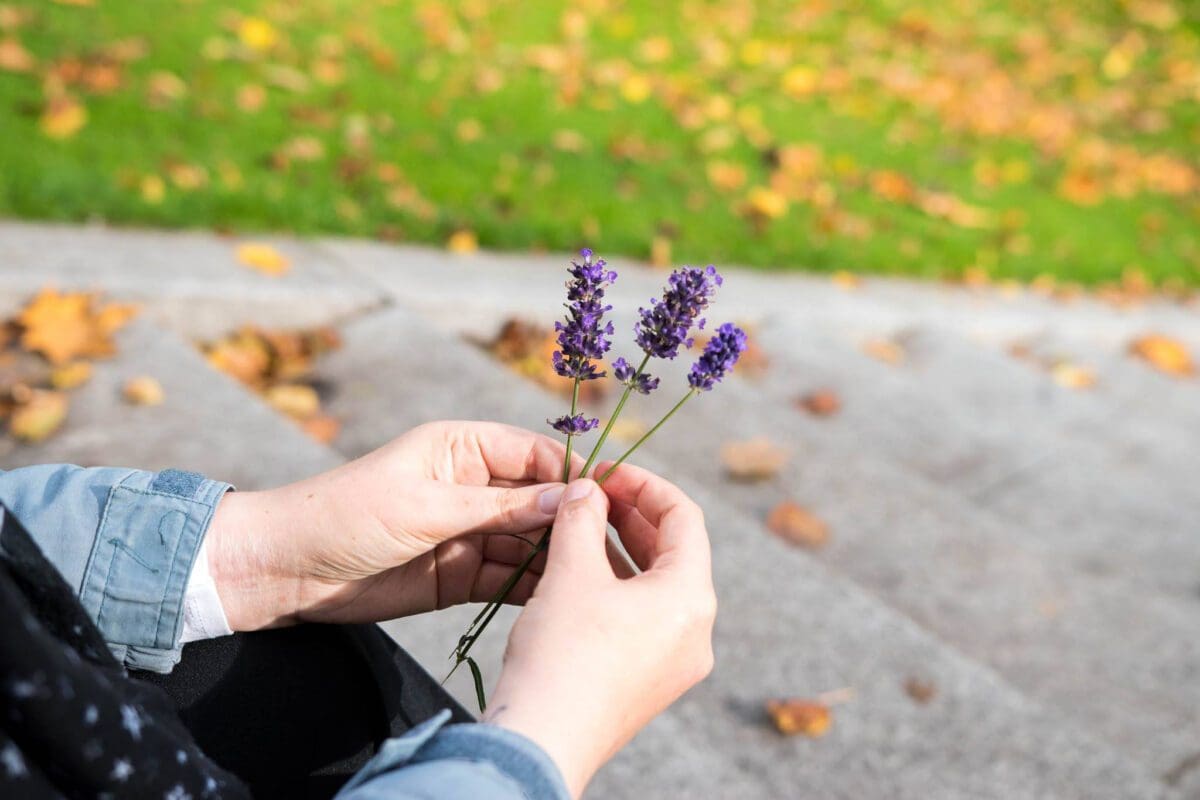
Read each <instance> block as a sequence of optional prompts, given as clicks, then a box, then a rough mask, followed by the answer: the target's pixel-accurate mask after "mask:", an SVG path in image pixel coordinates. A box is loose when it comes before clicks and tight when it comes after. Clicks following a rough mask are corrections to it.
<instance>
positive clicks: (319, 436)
mask: <svg viewBox="0 0 1200 800" xmlns="http://www.w3.org/2000/svg"><path fill="white" fill-rule="evenodd" d="M300 427H301V428H303V429H304V432H305V433H307V434H308V435H309V436H311V437H312V438H313V439H316V440H317V441H318V442H320V443H321V444H330V443H331V442H332V441H333V440H334V439H336V438H337V435H338V434H339V433H340V432H341V430H342V423H340V422H338V421H337V419H335V418H334V417H331V416H329V415H328V414H318V415H316V416H315V417H309V418H308V419H306V420H304V421H303V422H301V423H300Z"/></svg>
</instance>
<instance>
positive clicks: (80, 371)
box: [50, 361, 92, 391]
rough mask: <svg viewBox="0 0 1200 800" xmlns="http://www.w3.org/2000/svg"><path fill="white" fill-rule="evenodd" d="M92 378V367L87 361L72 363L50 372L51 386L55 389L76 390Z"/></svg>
mask: <svg viewBox="0 0 1200 800" xmlns="http://www.w3.org/2000/svg"><path fill="white" fill-rule="evenodd" d="M91 377H92V365H91V364H90V363H89V362H87V361H72V362H70V363H68V364H63V365H62V366H61V367H55V368H54V369H53V370H51V371H50V385H51V386H53V387H54V388H55V389H60V390H63V391H65V390H67V389H74V388H75V387H77V386H82V385H83V384H85V383H87V382H88V380H90V379H91Z"/></svg>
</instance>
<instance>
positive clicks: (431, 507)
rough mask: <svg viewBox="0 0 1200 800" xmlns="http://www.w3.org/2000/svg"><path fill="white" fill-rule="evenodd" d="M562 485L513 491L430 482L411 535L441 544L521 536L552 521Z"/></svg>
mask: <svg viewBox="0 0 1200 800" xmlns="http://www.w3.org/2000/svg"><path fill="white" fill-rule="evenodd" d="M564 488H565V487H564V486H563V485H562V484H534V485H532V486H522V487H519V488H515V489H504V488H499V487H494V486H458V485H454V484H438V483H436V482H431V485H430V488H429V489H428V492H427V497H426V502H425V503H424V505H423V508H422V510H421V514H420V517H419V518H418V519H416V520H414V521H411V522H409V527H410V530H411V532H413V533H415V534H417V535H420V536H422V538H424V539H426V540H429V541H434V542H441V541H445V540H447V539H450V538H453V537H456V536H462V535H465V534H471V533H525V532H526V531H530V530H536V529H538V528H546V527H548V526H549V525H550V524H551V523H552V522H553V521H554V514H555V512H556V511H557V509H558V504H559V499H560V498H561V497H562V493H563V489H564Z"/></svg>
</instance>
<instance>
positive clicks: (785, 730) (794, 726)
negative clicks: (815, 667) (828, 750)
mask: <svg viewBox="0 0 1200 800" xmlns="http://www.w3.org/2000/svg"><path fill="white" fill-rule="evenodd" d="M766 707H767V714H769V715H770V717H771V721H772V722H773V723H775V729H776V730H777V731H779V732H780V733H782V734H783V735H784V736H796V735H801V736H807V737H809V738H810V739H817V738H819V737H821V736H824V735H825V734H826V732H828V731H829V727H830V726H831V725H832V724H833V711H832V710H831V709H830V708H829V706H827V705H825V704H824V703H820V702H817V701H814V700H805V699H803V698H784V699H778V700H768V701H767V704H766Z"/></svg>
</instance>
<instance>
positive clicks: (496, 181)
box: [0, 0, 1200, 287]
mask: <svg viewBox="0 0 1200 800" xmlns="http://www.w3.org/2000/svg"><path fill="white" fill-rule="evenodd" d="M0 214H2V215H5V216H19V217H31V218H41V219H57V220H90V219H103V220H107V221H109V222H112V223H117V224H142V225H155V226H169V227H206V228H215V229H219V230H230V231H257V230H289V231H298V232H303V233H317V232H321V233H340V234H350V235H356V236H369V237H379V238H385V239H391V240H406V241H418V242H435V243H447V244H449V245H450V246H453V247H456V248H462V249H469V248H471V247H473V246H475V245H476V243H477V244H478V245H479V246H483V247H494V248H506V249H530V248H533V249H538V248H551V249H569V248H575V247H578V246H580V245H583V244H589V245H591V246H593V247H595V248H597V249H599V250H601V251H603V252H605V253H623V254H626V255H631V256H635V257H643V258H648V259H651V260H653V261H656V262H661V263H683V262H688V263H707V262H716V263H718V264H729V263H742V264H749V265H756V266H764V267H777V268H799V269H811V270H825V271H833V270H851V271H862V272H878V273H890V274H907V275H921V276H931V277H934V276H936V277H956V276H961V275H964V274H967V275H970V276H973V277H978V276H981V275H985V274H986V275H990V276H992V277H996V278H1000V277H1005V278H1016V279H1019V280H1033V279H1035V278H1037V277H1038V276H1047V275H1049V276H1054V277H1055V278H1057V279H1058V280H1060V281H1071V282H1081V283H1087V284H1097V283H1103V282H1108V281H1114V280H1120V279H1122V276H1124V279H1125V280H1127V281H1129V280H1140V279H1141V276H1145V277H1147V278H1148V279H1149V280H1151V281H1152V282H1154V283H1155V284H1156V285H1162V286H1166V287H1171V286H1180V287H1181V286H1185V285H1188V286H1194V285H1197V284H1200V4H1196V3H1191V2H1186V0H1122V1H1121V2H1117V1H1116V0H1060V1H1059V2H1048V1H1046V0H1002V1H996V0H952V1H951V2H947V0H911V1H910V0H905V1H901V0H895V1H894V2H893V1H891V0H858V2H840V3H839V2H835V1H834V0H803V1H802V2H795V1H794V0H792V1H789V2H778V1H775V0H760V2H747V0H712V2H701V1H700V0H661V1H660V2H650V1H649V0H646V2H634V1H633V0H628V1H627V2H619V0H577V2H572V3H557V2H546V1H545V0H492V1H491V2H484V0H462V2H444V1H441V0H428V1H426V2H420V1H419V2H404V0H293V1H292V2H255V1H250V0H247V1H246V2H213V1H212V0H178V1H177V2H166V1H165V0H140V1H138V2H135V0H16V1H15V2H14V1H13V0H0ZM164 259H166V260H169V254H164ZM1042 280H1048V278H1044V277H1043V278H1042Z"/></svg>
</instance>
